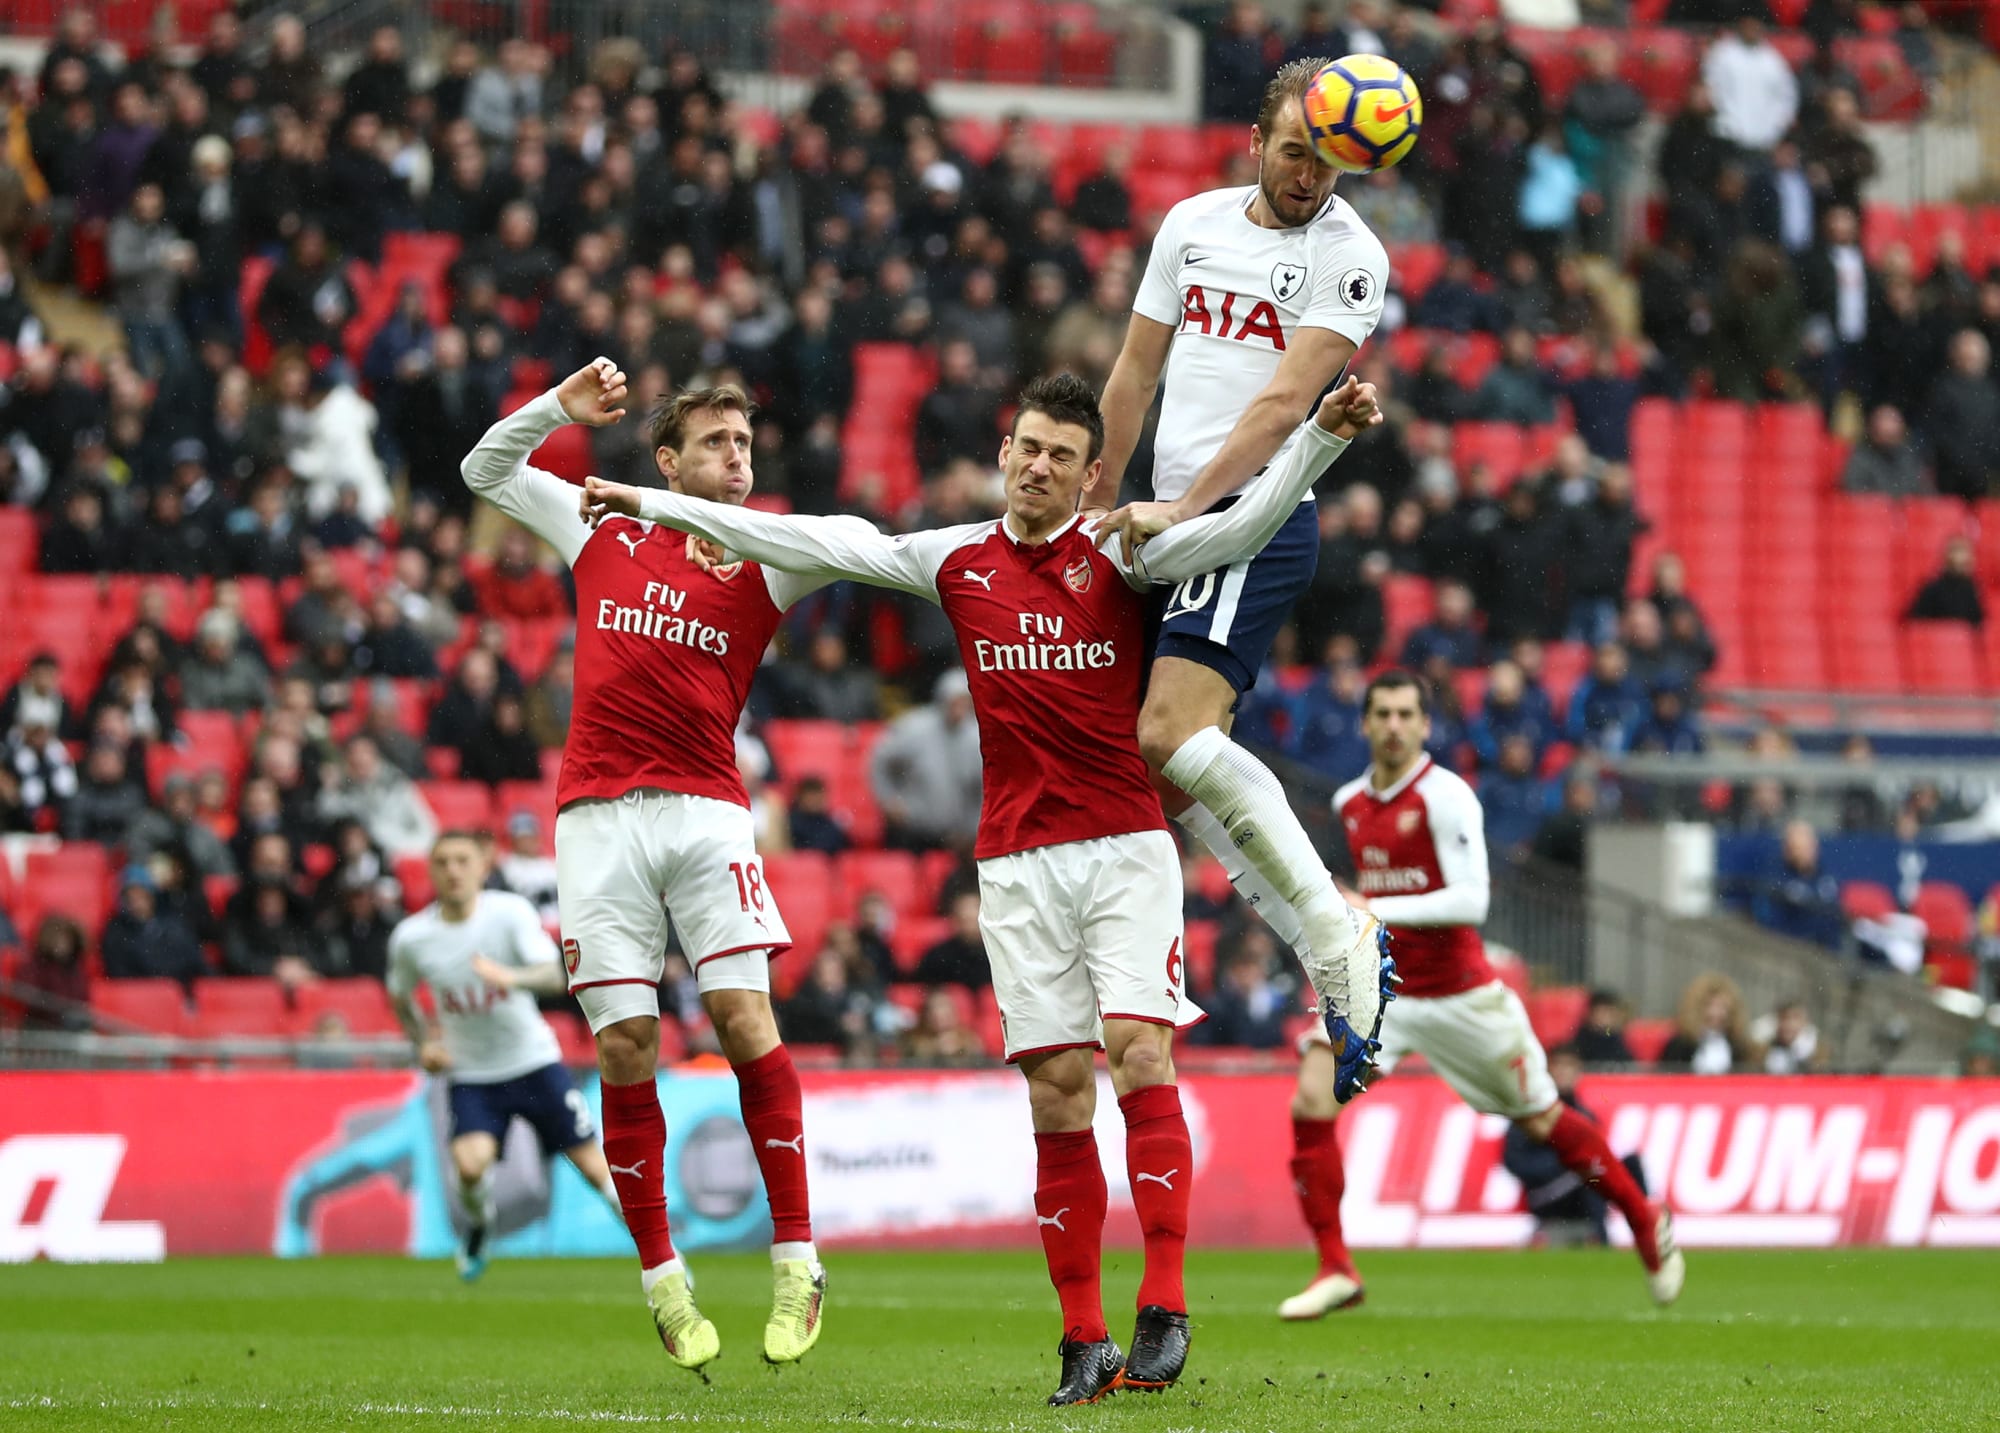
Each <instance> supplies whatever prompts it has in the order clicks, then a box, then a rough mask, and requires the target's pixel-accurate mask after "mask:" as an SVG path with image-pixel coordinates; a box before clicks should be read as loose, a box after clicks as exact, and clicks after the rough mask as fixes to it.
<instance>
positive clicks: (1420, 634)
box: [1403, 582, 1486, 672]
mask: <svg viewBox="0 0 2000 1433" xmlns="http://www.w3.org/2000/svg"><path fill="white" fill-rule="evenodd" d="M1473 620H1474V617H1473V607H1472V589H1471V588H1469V587H1467V586H1466V585H1465V584H1464V583H1463V582H1445V583H1441V584H1439V586H1438V590H1437V606H1436V610H1435V611H1434V612H1433V613H1432V614H1431V620H1430V621H1428V622H1426V623H1424V625H1423V626H1421V627H1419V628H1417V629H1416V630H1415V631H1414V632H1412V633H1410V635H1409V638H1408V640H1407V641H1405V642H1404V643H1403V665H1404V666H1405V667H1408V668H1409V669H1410V670H1411V671H1413V672H1421V671H1422V670H1423V669H1424V668H1425V667H1426V666H1428V665H1429V664H1430V660H1431V658H1433V657H1443V658H1444V659H1445V660H1446V661H1448V662H1450V663H1451V664H1452V666H1454V667H1476V666H1478V665H1479V664H1480V662H1481V661H1482V660H1483V659H1484V657H1485V647H1486V643H1485V641H1484V639H1483V638H1481V637H1480V635H1479V629H1478V628H1477V627H1476V626H1474V625H1473Z"/></svg>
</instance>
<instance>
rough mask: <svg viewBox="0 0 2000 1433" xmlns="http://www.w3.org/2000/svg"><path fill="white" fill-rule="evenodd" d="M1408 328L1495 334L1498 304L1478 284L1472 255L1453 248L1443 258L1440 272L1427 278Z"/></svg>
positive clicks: (1477, 274)
mask: <svg viewBox="0 0 2000 1433" xmlns="http://www.w3.org/2000/svg"><path fill="white" fill-rule="evenodd" d="M1410 326H1411V327H1412V328H1439V329H1443V330H1445V331H1446V332H1447V333H1495V332H1497V331H1498V330H1499V328H1500V305H1499V304H1498V303H1497V302H1495V301H1494V298H1493V295H1492V294H1491V293H1489V292H1488V291H1487V290H1486V289H1484V288H1482V287H1480V284H1479V270H1478V268H1477V267H1476V266H1475V265H1474V264H1473V262H1472V255H1470V254H1468V253H1467V252H1465V250H1463V249H1453V250H1452V251H1451V254H1450V256H1449V257H1448V258H1447V259H1446V260H1445V265H1444V272H1443V273H1442V274H1440V275H1438V276H1437V278H1435V279H1433V280H1432V281H1431V286H1430V287H1429V288H1427V289H1425V290H1424V296H1423V297H1422V298H1421V299H1418V300H1417V306H1416V309H1415V311H1414V312H1412V313H1411V315H1410Z"/></svg>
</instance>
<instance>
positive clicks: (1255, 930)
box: [1202, 925, 1294, 1050]
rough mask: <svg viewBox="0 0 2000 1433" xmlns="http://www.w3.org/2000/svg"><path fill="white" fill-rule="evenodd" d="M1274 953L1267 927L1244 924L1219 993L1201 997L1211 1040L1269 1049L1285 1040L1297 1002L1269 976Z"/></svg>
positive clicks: (1207, 1032)
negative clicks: (1286, 1021)
mask: <svg viewBox="0 0 2000 1433" xmlns="http://www.w3.org/2000/svg"><path fill="white" fill-rule="evenodd" d="M1276 955H1277V951H1276V949H1275V946H1274V944H1273V942H1272V940H1271V936H1270V932H1269V931H1268V930H1267V929H1266V928H1265V927H1264V926H1262V925H1251V926H1248V927H1246V928H1245V929H1244V931H1243V934H1242V935H1241V936H1240V937H1239V938H1238V943H1237V947H1236V950H1235V951H1234V952H1233V953H1232V954H1231V955H1230V956H1229V958H1228V960H1227V961H1226V962H1225V963H1224V964H1223V967H1222V978H1221V979H1220V980H1218V981H1217V982H1216V988H1215V993H1214V994H1212V995H1208V996H1205V997H1203V1000H1202V1005H1203V1008H1204V1009H1206V1010H1207V1011H1208V1020H1207V1021H1206V1022H1205V1025H1204V1029H1203V1032H1202V1033H1203V1035H1204V1036H1205V1038H1206V1040H1207V1042H1208V1043H1209V1044H1211V1045H1240V1046H1246V1047H1248V1048H1250V1049H1253V1050H1270V1049H1275V1048H1276V1047H1277V1046H1279V1045H1282V1044H1284V1043H1285V1017H1286V1016H1287V1015H1289V1014H1291V1012H1292V1006H1293V1004H1294V1002H1293V1000H1292V998H1291V997H1290V995H1289V994H1288V993H1287V992H1286V991H1285V990H1284V989H1283V988H1282V987H1280V986H1279V985H1278V984H1277V983H1276V982H1275V981H1273V980H1272V979H1271V967H1272V965H1273V964H1274V963H1275V959H1276Z"/></svg>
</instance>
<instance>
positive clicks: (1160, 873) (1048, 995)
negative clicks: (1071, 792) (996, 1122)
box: [979, 831, 1205, 1061]
mask: <svg viewBox="0 0 2000 1433" xmlns="http://www.w3.org/2000/svg"><path fill="white" fill-rule="evenodd" d="M979 931H980V934H981V935H982V936H983V937H984V938H985V941H986V960H987V963H988V964H989V965H990V966H991V967H992V970H993V994H994V997H995V998H996V999H997V1000H998V1002H999V1005H1000V1020H1001V1026H1002V1029H1003V1030H1004V1031H1005V1034H1006V1042H1007V1058H1008V1060H1009V1061H1013V1060H1018V1059H1020V1058H1021V1057H1022V1056H1023V1055H1033V1054H1039V1053H1041V1052H1043V1051H1048V1050H1068V1049H1076V1048H1079V1047H1089V1048H1095V1047H1098V1046H1101V1045H1102V1044H1103V1043H1104V1025H1103V1022H1104V1021H1105V1020H1107V1019H1123V1020H1143V1021H1145V1022H1147V1023H1148V1024H1152V1025H1172V1026H1177V1027H1182V1028H1185V1027H1186V1026H1189V1025H1192V1024H1194V1023H1196V1022H1197V1021H1199V1020H1201V1019H1203V1018H1205V1017H1204V1016H1203V1015H1202V1012H1201V1009H1200V1007H1198V1006H1197V1005H1196V1004H1195V1003H1194V1002H1193V1001H1192V1000H1190V999H1188V997H1187V994H1186V992H1185V991H1184V990H1183V988H1182V986H1183V982H1184V981H1185V979H1186V974H1187V971H1186V965H1185V961H1184V959H1183V957H1182V951H1181V860H1180V852H1179V851H1178V850H1177V849H1176V848H1175V846H1174V840H1173V837H1171V836H1169V835H1168V834H1167V833H1166V832H1164V831H1136V832H1133V833H1132V834H1130V835H1126V836H1103V837H1099V838H1097V839H1096V840H1091V841H1065V842H1064V843H1062V844H1061V845H1058V846H1038V847H1036V848H1035V849H1033V850H1031V851H1016V852H1015V853H1014V854H1013V855H1011V856H994V857H991V858H989V859H987V860H984V861H981V862H980V863H979Z"/></svg>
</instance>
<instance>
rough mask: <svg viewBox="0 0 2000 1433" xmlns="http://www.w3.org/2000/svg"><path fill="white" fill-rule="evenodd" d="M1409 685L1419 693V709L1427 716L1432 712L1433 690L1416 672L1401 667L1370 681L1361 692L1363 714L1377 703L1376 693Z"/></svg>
mask: <svg viewBox="0 0 2000 1433" xmlns="http://www.w3.org/2000/svg"><path fill="white" fill-rule="evenodd" d="M1404 687H1408V688H1409V689H1410V690H1411V691H1413V692H1415V693H1416V694H1417V710H1418V711H1420V712H1422V713H1423V714H1424V715H1425V716H1429V715H1430V714H1431V691H1430V687H1429V686H1427V685H1426V684H1425V682H1424V680H1423V678H1421V677H1419V676H1418V675H1417V674H1416V673H1414V672H1406V671H1404V670H1403V669H1402V668H1401V667H1391V668H1389V670H1388V671H1386V672H1383V673H1381V674H1380V675H1378V676H1377V677H1376V678H1375V680H1373V681H1372V682H1370V683H1369V684H1368V686H1367V689H1366V690H1365V691H1363V692H1362V693H1361V714H1362V715H1363V716H1366V715H1368V709H1369V708H1370V707H1372V706H1373V705H1375V693H1377V692H1392V691H1400V690H1402V689H1403V688H1404Z"/></svg>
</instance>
